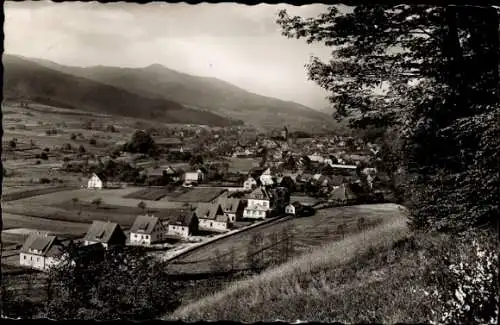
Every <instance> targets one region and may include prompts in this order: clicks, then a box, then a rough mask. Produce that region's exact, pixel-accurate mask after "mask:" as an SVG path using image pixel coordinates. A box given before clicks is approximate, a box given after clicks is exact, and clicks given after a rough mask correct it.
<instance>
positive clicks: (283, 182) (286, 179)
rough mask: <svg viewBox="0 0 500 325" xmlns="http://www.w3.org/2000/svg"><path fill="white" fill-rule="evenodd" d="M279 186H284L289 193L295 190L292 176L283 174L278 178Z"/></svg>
mask: <svg viewBox="0 0 500 325" xmlns="http://www.w3.org/2000/svg"><path fill="white" fill-rule="evenodd" d="M279 186H282V187H286V188H287V189H288V192H289V193H293V192H295V190H296V186H295V181H294V180H293V178H292V176H288V175H286V176H283V177H281V179H280V180H279Z"/></svg>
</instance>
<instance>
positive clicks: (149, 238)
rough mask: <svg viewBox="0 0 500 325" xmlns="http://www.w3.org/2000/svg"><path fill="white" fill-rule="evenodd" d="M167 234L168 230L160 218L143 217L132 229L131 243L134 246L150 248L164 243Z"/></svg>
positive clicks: (138, 219) (137, 219)
mask: <svg viewBox="0 0 500 325" xmlns="http://www.w3.org/2000/svg"><path fill="white" fill-rule="evenodd" d="M166 233H167V229H166V228H165V226H164V225H163V224H162V223H161V222H160V220H159V219H158V217H154V216H149V215H141V216H137V218H136V219H135V222H134V224H133V225H132V228H130V235H129V241H130V244H132V245H141V246H149V245H151V244H155V243H159V242H161V241H163V240H164V239H165V235H166Z"/></svg>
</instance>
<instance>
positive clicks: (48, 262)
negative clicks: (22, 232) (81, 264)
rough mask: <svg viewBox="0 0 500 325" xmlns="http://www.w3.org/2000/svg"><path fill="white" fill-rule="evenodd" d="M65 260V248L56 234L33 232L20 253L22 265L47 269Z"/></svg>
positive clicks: (42, 269) (41, 269)
mask: <svg viewBox="0 0 500 325" xmlns="http://www.w3.org/2000/svg"><path fill="white" fill-rule="evenodd" d="M62 260H63V249H62V245H61V243H60V242H59V241H58V239H57V238H56V236H49V235H41V234H36V233H32V234H30V235H29V236H28V238H26V241H25V242H24V244H23V246H22V247H21V250H20V254H19V263H20V264H21V266H26V267H30V268H33V269H36V270H40V271H47V270H49V269H50V268H51V267H52V266H55V265H58V264H59V263H61V262H62Z"/></svg>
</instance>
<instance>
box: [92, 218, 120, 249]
mask: <svg viewBox="0 0 500 325" xmlns="http://www.w3.org/2000/svg"><path fill="white" fill-rule="evenodd" d="M126 239H127V236H125V233H124V232H123V230H122V228H121V227H120V225H118V224H117V223H114V222H109V221H108V222H103V221H94V222H92V225H90V228H89V230H88V231H87V234H86V235H85V237H84V238H83V240H84V243H85V245H91V244H96V243H100V244H102V246H103V247H104V248H106V249H108V248H110V247H112V246H122V245H125V241H126Z"/></svg>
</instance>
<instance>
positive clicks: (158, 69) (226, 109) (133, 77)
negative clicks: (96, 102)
mask: <svg viewBox="0 0 500 325" xmlns="http://www.w3.org/2000/svg"><path fill="white" fill-rule="evenodd" d="M37 62H39V63H40V64H43V65H45V66H48V67H50V68H52V69H57V70H59V71H62V72H65V73H68V74H72V75H75V76H80V77H84V78H87V79H91V80H94V81H97V82H101V83H104V84H107V85H112V86H115V87H118V88H122V89H127V90H128V91H130V92H133V93H136V94H139V95H141V96H145V97H146V96H147V97H151V98H163V99H167V100H172V101H175V102H178V103H181V104H183V105H185V106H188V107H192V108H197V109H201V110H207V111H210V112H212V113H215V114H219V115H222V116H226V117H228V118H232V119H236V120H242V121H244V122H245V124H250V125H253V126H257V127H262V128H264V129H273V128H280V127H281V126H282V125H288V127H289V128H291V129H300V130H307V131H310V130H314V129H322V128H324V127H325V128H327V129H328V130H332V129H333V128H336V127H338V125H337V123H336V122H335V121H334V120H333V119H332V118H331V117H330V116H329V115H328V114H325V113H321V112H318V111H315V110H313V109H311V108H309V107H306V106H303V105H300V104H297V103H293V102H287V101H282V100H279V99H276V98H271V97H265V96H261V95H257V94H254V93H251V92H248V91H246V90H243V89H241V88H239V87H236V86H234V85H232V84H230V83H227V82H225V81H222V80H219V79H216V78H208V77H199V76H192V75H189V74H185V73H181V72H177V71H175V70H172V69H169V68H166V67H164V66H162V65H159V64H153V65H150V66H148V67H144V68H118V67H105V66H94V67H88V68H79V67H69V66H62V65H59V64H56V63H53V62H50V61H45V60H38V61H37Z"/></svg>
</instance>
